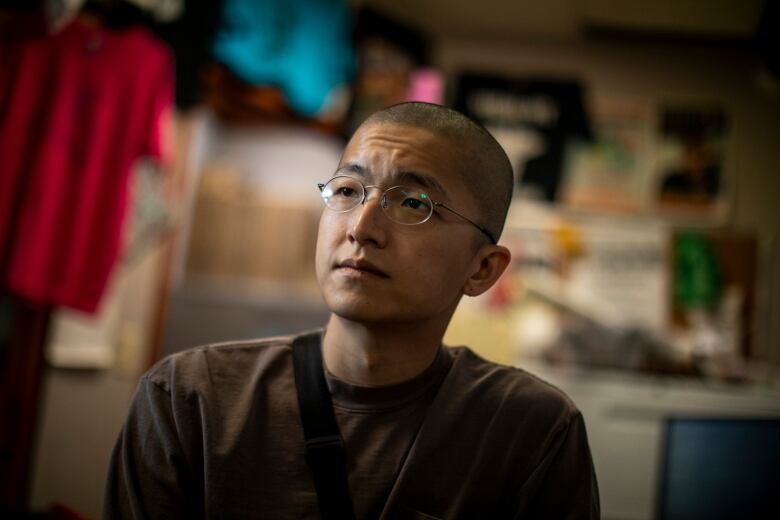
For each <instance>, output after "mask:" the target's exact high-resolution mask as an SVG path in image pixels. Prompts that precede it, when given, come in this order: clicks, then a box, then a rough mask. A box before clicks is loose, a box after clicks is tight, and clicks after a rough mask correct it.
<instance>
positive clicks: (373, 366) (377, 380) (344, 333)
mask: <svg viewBox="0 0 780 520" xmlns="http://www.w3.org/2000/svg"><path fill="white" fill-rule="evenodd" d="M443 334H444V330H440V331H439V330H424V328H423V329H421V328H420V327H417V326H409V327H399V326H397V325H394V326H387V325H374V324H364V323H358V322H354V321H350V320H346V319H344V318H341V317H339V316H336V315H335V314H332V315H331V317H330V320H329V321H328V328H327V330H326V332H325V337H324V338H323V342H322V350H323V358H324V361H325V366H326V367H327V368H328V371H329V372H330V373H331V374H333V375H334V376H336V377H337V378H339V379H341V380H343V381H346V382H348V383H351V384H354V385H360V386H382V385H390V384H394V383H400V382H403V381H407V380H409V379H412V378H413V377H415V376H416V375H418V374H420V373H422V372H423V371H424V370H425V369H426V368H428V366H430V364H431V363H432V362H433V360H434V358H435V357H436V353H437V352H438V349H439V347H440V346H441V338H442V336H443Z"/></svg>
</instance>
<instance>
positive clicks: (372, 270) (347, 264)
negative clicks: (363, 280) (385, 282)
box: [336, 258, 390, 278]
mask: <svg viewBox="0 0 780 520" xmlns="http://www.w3.org/2000/svg"><path fill="white" fill-rule="evenodd" d="M336 269H345V270H347V269H352V270H355V271H358V272H361V273H369V274H373V275H376V276H379V277H381V278H390V277H389V276H388V275H387V273H385V272H384V271H382V270H381V269H379V268H378V267H377V266H375V265H374V264H372V263H371V262H369V261H367V260H357V259H353V258H349V259H347V260H342V261H341V262H338V263H337V264H336Z"/></svg>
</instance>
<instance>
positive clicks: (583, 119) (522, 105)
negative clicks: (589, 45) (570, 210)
mask: <svg viewBox="0 0 780 520" xmlns="http://www.w3.org/2000/svg"><path fill="white" fill-rule="evenodd" d="M454 108H455V109H456V110H459V111H461V112H463V113H464V114H467V115H468V116H470V117H472V118H473V119H474V120H476V121H478V122H480V123H481V124H482V125H483V126H485V128H487V129H488V130H489V131H490V133H492V134H493V135H494V136H495V138H496V139H497V140H498V142H499V143H501V146H503V147H504V150H505V151H506V153H507V155H508V156H509V159H510V161H511V162H512V168H513V170H514V173H515V179H516V180H517V182H518V184H519V187H520V188H521V189H522V190H523V191H524V192H526V193H529V192H530V193H531V194H532V196H535V197H538V198H540V199H543V200H547V201H554V200H556V199H557V197H558V188H559V186H560V183H561V178H562V177H563V171H562V170H563V163H564V152H565V146H566V143H567V141H569V140H571V139H580V140H591V138H592V137H591V130H590V125H589V122H588V117H587V114H586V113H585V110H584V108H583V103H582V88H581V86H580V84H579V83H577V82H573V81H548V80H529V79H513V78H505V77H498V76H484V75H480V74H463V75H461V76H460V77H459V78H458V80H457V84H456V92H455V100H454Z"/></svg>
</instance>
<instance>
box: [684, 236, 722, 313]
mask: <svg viewBox="0 0 780 520" xmlns="http://www.w3.org/2000/svg"><path fill="white" fill-rule="evenodd" d="M674 261H675V272H676V283H675V302H676V303H677V305H678V306H680V307H682V308H683V309H686V310H687V309H697V308H710V307H712V306H713V305H715V303H717V301H718V298H719V297H720V292H721V279H720V269H719V266H718V260H717V258H716V257H715V253H714V252H713V250H712V246H711V245H710V242H709V241H708V240H707V238H706V237H704V236H703V235H702V234H701V233H696V232H693V231H686V232H684V233H681V234H680V235H679V236H678V237H677V247H676V248H675V259H674Z"/></svg>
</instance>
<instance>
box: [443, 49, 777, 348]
mask: <svg viewBox="0 0 780 520" xmlns="http://www.w3.org/2000/svg"><path fill="white" fill-rule="evenodd" d="M434 56H435V58H434V62H435V64H436V65H437V66H439V67H440V68H441V69H442V70H444V71H445V73H447V74H449V75H452V74H454V73H457V72H459V71H483V72H491V73H495V72H500V73H502V74H507V75H517V76H521V77H522V76H552V77H562V78H575V79H579V80H580V81H581V82H582V84H583V85H584V86H585V88H586V92H588V93H591V94H607V95H622V96H629V97H632V98H638V99H642V100H645V101H648V102H650V103H653V104H658V103H663V102H681V103H684V102H688V103H696V102H705V103H717V104H719V105H721V106H723V107H724V109H725V110H726V111H727V112H728V114H729V116H730V118H731V122H732V140H731V143H730V146H729V149H728V151H727V153H728V154H729V157H727V164H726V168H727V172H726V174H727V177H728V180H729V181H730V182H731V184H732V186H733V189H732V208H731V212H730V215H729V217H728V220H727V222H726V223H725V224H726V225H727V226H728V227H730V228H733V229H736V230H742V231H754V232H756V234H757V236H758V239H759V245H760V248H761V253H760V254H761V265H760V266H759V294H758V296H757V299H758V301H757V308H758V312H757V314H756V320H755V323H754V324H753V332H754V334H755V342H754V347H753V348H754V352H756V353H757V355H759V356H760V357H762V358H764V359H767V360H772V361H774V362H775V363H780V335H779V334H780V331H779V330H778V329H779V328H780V327H778V326H777V325H774V323H776V322H777V321H778V320H777V319H776V318H778V317H780V316H776V314H777V312H778V309H779V308H780V306H778V303H777V302H778V299H780V281H778V275H777V274H776V273H777V272H778V267H780V261H779V260H778V256H777V253H778V250H777V246H776V240H777V237H778V235H780V212H779V211H778V210H777V201H778V199H779V197H780V174H778V172H780V153H778V149H777V146H778V143H780V84H778V80H777V79H775V80H774V81H772V80H771V79H768V78H766V77H764V76H762V73H761V64H760V63H759V62H758V61H757V60H756V58H755V57H754V56H752V55H751V54H750V53H749V52H747V50H743V49H735V48H718V47H715V46H702V45H693V44H660V43H656V44H650V43H640V42H619V43H614V42H613V43H607V42H583V43H530V42H493V43H487V42H485V41H479V42H477V41H471V40H466V39H443V40H441V41H440V42H439V44H438V45H437V47H436V49H435V52H434ZM770 287H773V289H771V290H770V289H769V288H770ZM773 318H774V319H773Z"/></svg>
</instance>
